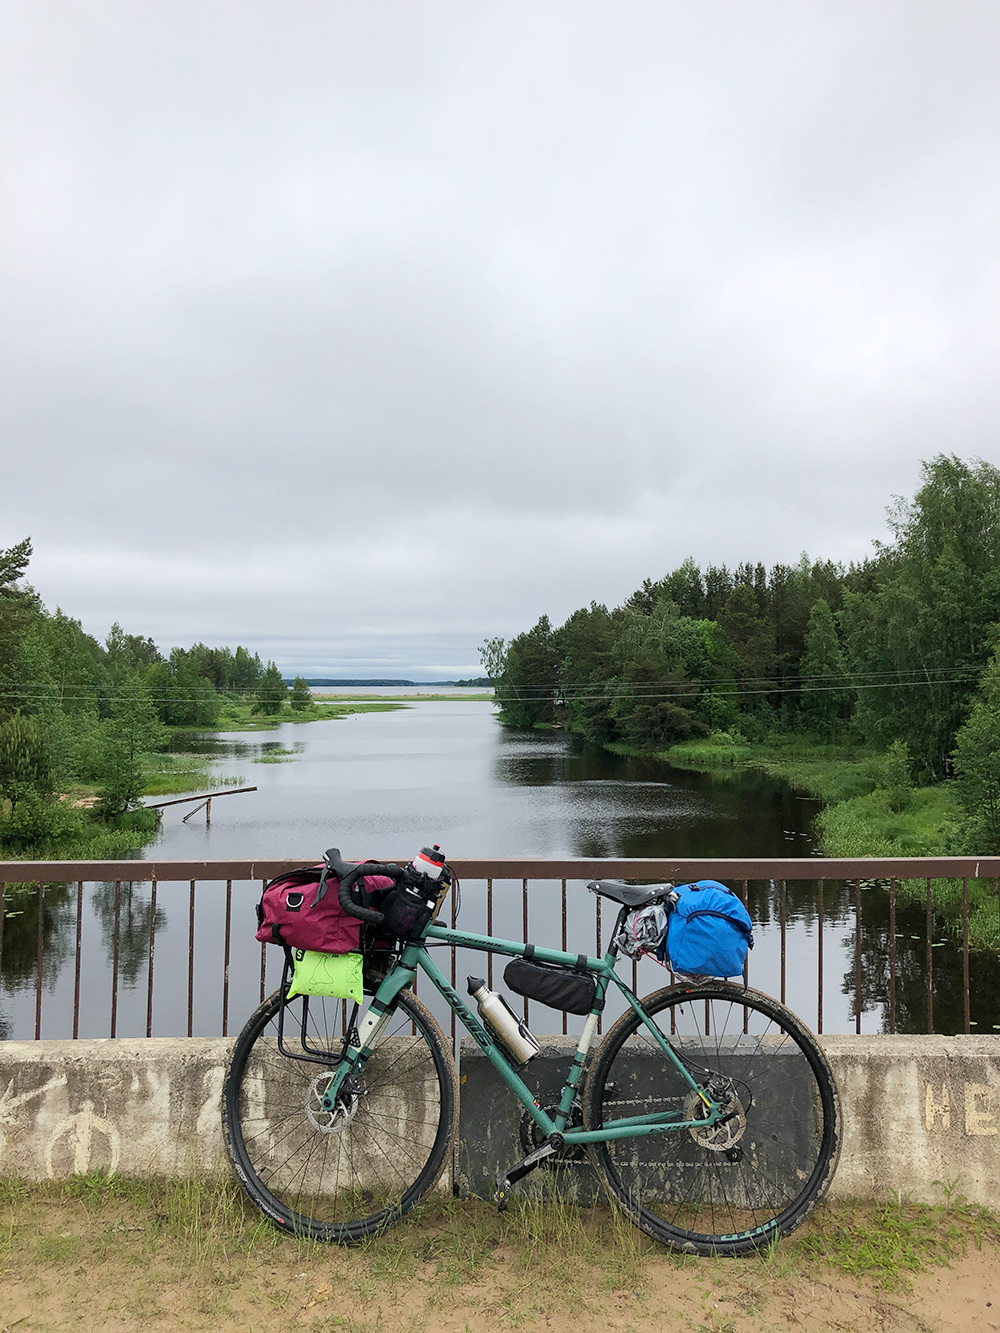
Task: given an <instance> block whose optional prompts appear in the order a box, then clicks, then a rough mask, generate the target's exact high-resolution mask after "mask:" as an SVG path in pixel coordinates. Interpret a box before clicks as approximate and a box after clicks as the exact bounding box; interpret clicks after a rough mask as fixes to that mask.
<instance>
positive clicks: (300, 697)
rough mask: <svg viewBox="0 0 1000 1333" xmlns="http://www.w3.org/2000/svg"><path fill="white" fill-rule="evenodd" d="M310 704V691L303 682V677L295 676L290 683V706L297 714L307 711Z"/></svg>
mask: <svg viewBox="0 0 1000 1333" xmlns="http://www.w3.org/2000/svg"><path fill="white" fill-rule="evenodd" d="M311 703H312V691H311V690H310V688H309V686H308V685H307V684H306V682H305V677H304V676H296V677H295V679H294V680H293V681H292V694H291V705H292V707H293V708H294V709H295V711H296V712H297V713H304V712H306V711H307V709H308V708H309V706H310V705H311Z"/></svg>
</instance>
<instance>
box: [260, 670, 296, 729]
mask: <svg viewBox="0 0 1000 1333" xmlns="http://www.w3.org/2000/svg"><path fill="white" fill-rule="evenodd" d="M256 698H257V711H258V712H260V713H264V714H266V715H268V716H271V717H274V716H275V715H276V714H278V713H280V712H281V705H282V704H283V703H284V702H285V700H286V699H287V698H288V686H287V685H286V684H285V682H284V681H283V680H282V678H281V672H280V671H279V670H278V668H277V667H276V666H275V664H274V663H273V662H268V664H267V669H266V670H265V672H264V674H263V676H262V677H261V681H260V684H259V685H258V686H257V696H256Z"/></svg>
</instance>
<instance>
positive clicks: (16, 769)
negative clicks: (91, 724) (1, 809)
mask: <svg viewBox="0 0 1000 1333" xmlns="http://www.w3.org/2000/svg"><path fill="white" fill-rule="evenodd" d="M52 786H53V764H52V755H51V749H50V743H49V737H48V735H47V734H46V729H45V725H44V723H43V721H42V720H41V719H40V718H39V717H32V716H28V715H25V714H24V713H21V712H17V713H14V714H13V716H11V717H10V718H8V719H7V721H6V722H0V798H2V799H3V800H5V801H9V802H10V809H11V811H12V812H13V811H14V810H15V809H16V808H17V806H18V803H19V802H21V801H23V800H25V799H26V798H28V797H31V796H36V797H46V796H48V795H49V794H50V793H51V791H52Z"/></svg>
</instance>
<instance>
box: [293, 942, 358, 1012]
mask: <svg viewBox="0 0 1000 1333" xmlns="http://www.w3.org/2000/svg"><path fill="white" fill-rule="evenodd" d="M292 958H293V960H294V963H295V967H294V969H293V972H292V984H291V986H289V988H288V998H289V999H291V998H292V996H293V995H328V996H331V997H332V998H333V999H335V1000H355V1001H356V1002H357V1003H358V1004H360V1003H361V997H362V995H363V993H364V979H363V977H364V966H363V964H364V959H363V958H362V956H361V954H359V953H316V952H315V951H314V950H312V949H293V950H292Z"/></svg>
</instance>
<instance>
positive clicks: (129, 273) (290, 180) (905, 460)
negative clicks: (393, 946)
mask: <svg viewBox="0 0 1000 1333" xmlns="http://www.w3.org/2000/svg"><path fill="white" fill-rule="evenodd" d="M8 9H9V13H8V17H9V25H8V40H7V41H6V42H5V43H4V46H3V53H2V54H0V88H2V91H0V99H2V107H3V116H4V120H5V123H6V127H7V128H6V130H5V132H4V144H3V152H4V160H5V163H6V166H5V168H4V176H5V180H4V188H5V193H6V195H7V197H8V199H9V201H10V207H9V208H8V209H6V211H5V214H4V217H3V220H2V221H0V291H2V296H3V304H2V308H3V314H2V316H0V358H2V361H0V365H2V369H0V374H2V375H3V377H4V380H5V384H4V388H3V407H2V409H0V412H2V431H3V434H2V436H0V438H2V440H3V474H2V481H0V545H2V544H8V542H9V541H11V540H16V539H17V538H18V537H19V536H21V535H23V533H24V532H26V531H29V530H30V531H31V532H32V534H33V536H34V538H35V541H36V551H37V556H36V561H35V565H34V567H33V577H34V579H35V582H36V583H37V584H38V586H39V588H40V590H41V591H42V593H43V595H44V596H45V597H46V599H47V600H48V601H49V602H52V603H54V602H56V601H60V602H62V603H63V604H64V606H65V608H66V609H67V610H69V611H70V612H72V613H74V614H78V615H80V616H82V618H83V619H84V622H85V623H86V624H87V625H88V627H91V624H93V627H94V628H95V630H99V631H100V632H102V633H103V632H106V627H107V625H108V624H110V621H111V620H113V619H116V618H117V619H120V620H121V621H122V622H123V623H126V624H127V625H128V626H129V627H130V628H135V629H136V630H141V632H143V633H151V634H153V635H154V637H157V638H158V639H159V640H163V641H166V642H170V641H177V642H187V641H190V640H191V639H193V638H199V637H201V638H209V639H213V640H215V641H223V640H225V639H227V638H229V639H233V638H236V637H242V638H243V639H244V641H246V639H248V638H250V637H251V636H252V635H256V636H257V638H256V639H254V643H255V645H256V644H259V645H260V646H261V647H262V651H265V652H266V653H267V654H268V655H270V653H271V652H272V651H273V652H274V653H275V654H279V655H284V656H285V663H284V664H285V665H288V666H294V665H295V663H294V662H293V661H291V660H290V658H289V655H291V656H294V654H295V653H300V654H302V655H303V662H304V661H305V657H306V656H308V658H309V661H315V662H317V663H319V662H320V661H321V660H324V659H325V660H326V662H327V663H328V665H329V666H330V667H331V668H332V665H333V663H334V662H335V661H336V660H340V658H341V657H343V659H344V660H345V661H346V660H348V659H349V660H351V661H352V662H353V661H356V660H360V659H358V658H356V657H355V656H352V654H354V653H356V652H357V653H360V654H361V656H362V657H363V656H364V654H365V652H366V651H367V652H370V653H371V655H372V661H373V662H374V661H376V660H379V661H381V660H383V659H384V658H385V655H386V654H388V655H389V657H392V658H393V660H396V658H394V657H393V654H397V653H398V654H399V655H400V656H399V660H400V661H402V660H403V659H406V658H407V656H408V655H409V654H413V653H419V654H421V656H420V657H419V658H413V659H412V662H413V663H417V662H418V661H426V662H430V661H434V662H436V663H438V664H440V663H441V662H443V661H447V660H453V661H454V662H455V663H456V664H459V663H460V664H462V666H461V669H462V670H463V672H464V671H465V670H467V669H468V667H469V663H470V662H471V663H473V664H474V663H475V645H476V644H477V643H478V642H479V641H480V640H481V639H482V638H483V637H485V635H486V634H489V633H494V632H501V633H509V632H511V631H512V630H516V629H518V628H521V627H523V626H524V625H526V624H528V623H531V621H533V620H534V619H535V618H536V617H537V615H538V614H539V613H540V612H542V611H548V612H549V613H550V614H552V615H553V617H554V618H557V619H558V618H560V617H561V616H562V615H564V614H566V613H567V612H568V611H569V610H572V608H573V607H574V606H576V605H579V604H581V603H584V602H587V601H589V600H590V598H591V597H596V598H598V599H602V600H607V601H610V602H615V601H618V600H620V599H621V598H622V597H623V596H626V595H627V594H628V592H629V591H630V590H631V589H632V588H633V587H634V586H636V585H637V584H638V583H639V582H640V581H641V580H642V578H644V577H646V576H647V575H652V576H657V575H659V574H661V573H663V572H664V571H665V570H666V569H668V568H670V567H672V566H673V565H675V564H676V563H678V562H679V561H680V560H681V559H682V558H683V557H684V556H685V555H687V554H688V553H691V554H694V555H695V556H696V558H698V559H700V560H702V561H707V560H717V561H719V560H727V561H729V562H733V561H737V560H740V559H746V558H754V559H756V558H760V559H763V560H765V561H773V560H778V559H784V560H793V559H795V558H796V556H797V555H798V553H799V551H800V550H801V549H802V548H803V547H807V548H808V549H809V550H810V551H811V552H812V553H814V554H816V555H824V556H827V555H828V556H831V557H832V558H841V559H850V558H858V557H861V556H863V555H864V554H865V553H866V551H867V550H868V549H870V542H871V539H872V538H873V537H876V536H879V535H882V534H883V532H884V522H883V512H884V507H885V505H886V503H887V502H888V500H889V499H890V497H891V495H892V494H893V493H894V492H902V493H906V492H908V491H911V490H912V488H913V486H914V484H915V482H916V480H917V461H918V460H919V459H920V458H923V457H928V456H929V455H931V454H933V453H934V452H937V451H938V450H941V449H947V450H952V449H954V450H956V451H957V452H959V453H963V454H965V455H973V454H981V455H984V456H987V457H990V456H994V457H995V456H996V444H995V434H994V424H993V423H994V422H995V420H996V419H997V410H998V407H1000V402H998V388H997V382H996V376H995V372H994V367H995V364H996V360H997V353H998V351H1000V348H998V334H997V322H996V313H995V310H996V291H997V273H998V267H1000V266H998V256H997V242H996V236H997V234H998V229H997V222H998V220H1000V219H998V213H1000V180H998V172H997V167H996V163H997V161H1000V154H998V151H997V150H998V146H1000V145H998V142H997V141H998V137H1000V136H998V114H997V113H998V110H1000V107H998V99H1000V91H998V85H997V82H996V78H995V69H996V68H997V64H998V58H1000V50H998V46H1000V18H998V16H997V13H996V10H995V8H994V7H993V6H992V5H987V4H978V3H976V4H973V3H968V4H962V5H958V6H949V7H948V8H947V9H944V8H937V7H932V6H914V5H912V4H903V3H889V2H888V0H880V2H879V3H875V4H867V3H866V4H860V3H856V4H855V3H845V4H839V5H837V6H827V7H822V8H819V7H805V6H800V5H796V4H792V3H769V4H767V3H766V4H760V5H754V6H746V5H742V4H738V3H705V4H701V5H698V6H696V7H692V6H686V5H680V4H665V5H653V4H645V3H642V4H639V3H631V4H630V3H623V4H621V5H617V6H615V7H614V10H613V11H612V10H611V9H610V8H608V7H607V6H605V5H598V4H596V3H591V4H587V3H584V4H573V5H569V4H560V3H547V4H532V5H528V4H519V3H513V4H510V5H505V6H502V7H492V6H488V5H485V4H471V5H469V4H462V5H458V4H426V5H420V6H413V5H407V4H378V3H371V4H366V5H365V6H352V5H346V4H333V5H327V4H322V5H321V4H310V3H304V2H303V3H299V4H292V5H287V6H281V7H280V8H276V7H273V6H270V5H261V4H253V3H241V4H239V5H236V4H217V5H212V6H203V5H194V4H184V3H181V4H174V5H169V6H168V5H149V6H141V7H135V6H130V5H126V4H123V3H116V2H115V0H109V2H108V3H107V4H105V5H104V6H103V7H101V8H100V9H87V10H79V9H77V10H67V9H66V8H65V7H64V6H62V5H55V4H47V3H45V2H44V0H39V3H37V4H36V5H32V6H30V7H29V6H9V7H8ZM424 608H433V617H432V619H433V622H434V624H435V625H437V626H438V627H439V629H440V638H438V639H436V640H435V638H434V637H433V636H430V637H424V638H421V637H420V636H421V634H422V633H423V631H422V629H421V626H422V625H423V624H426V623H428V622H427V620H425V619H424V614H425V612H424ZM445 642H447V643H448V644H449V645H451V646H450V647H449V651H448V653H444V652H442V651H441V649H440V647H435V643H437V644H438V645H443V644H444V643H445ZM324 643H325V644H326V647H324ZM268 644H272V645H273V648H272V649H268V647H267V645H268ZM366 645H367V647H366ZM394 645H395V646H394ZM338 655H339V656H338ZM321 669H325V668H321ZM351 669H352V670H353V668H351ZM456 669H458V667H457V666H456Z"/></svg>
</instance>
